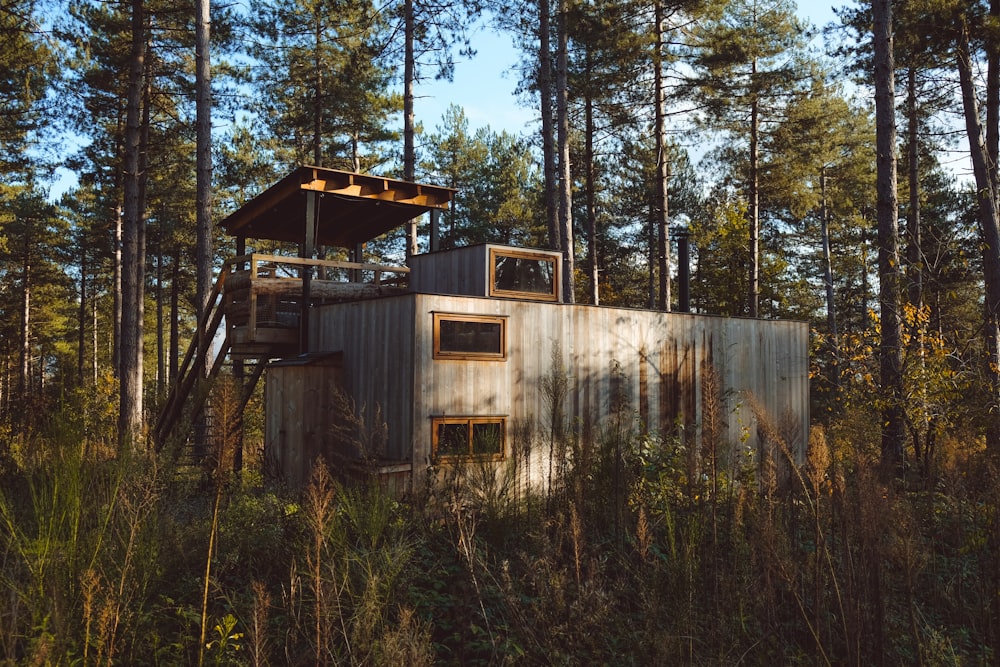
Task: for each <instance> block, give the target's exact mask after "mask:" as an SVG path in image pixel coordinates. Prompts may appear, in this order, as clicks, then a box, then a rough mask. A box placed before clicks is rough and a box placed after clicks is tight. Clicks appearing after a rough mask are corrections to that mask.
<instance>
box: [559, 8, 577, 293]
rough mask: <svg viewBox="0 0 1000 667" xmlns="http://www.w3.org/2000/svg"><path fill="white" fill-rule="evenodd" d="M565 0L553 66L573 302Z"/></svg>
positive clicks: (562, 221) (566, 274) (562, 219)
mask: <svg viewBox="0 0 1000 667" xmlns="http://www.w3.org/2000/svg"><path fill="white" fill-rule="evenodd" d="M568 10H569V8H568V6H567V0H559V15H558V19H557V21H558V25H557V27H556V33H557V34H558V39H559V52H558V65H557V67H556V117H557V118H556V120H557V125H558V138H557V139H558V142H559V228H560V229H559V242H560V250H562V254H563V301H564V302H565V303H574V302H575V301H576V298H575V296H574V294H573V273H574V243H573V172H572V169H571V163H570V151H569V80H568V77H569V26H568V18H567V12H568Z"/></svg>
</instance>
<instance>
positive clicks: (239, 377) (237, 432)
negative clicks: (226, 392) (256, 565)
mask: <svg viewBox="0 0 1000 667" xmlns="http://www.w3.org/2000/svg"><path fill="white" fill-rule="evenodd" d="M246 254H247V238H246V236H243V235H242V234H241V235H239V236H237V237H236V256H237V257H243V256H244V255H246ZM236 270H237V271H245V270H246V263H245V262H240V264H239V266H237V267H236ZM223 304H225V295H223ZM223 307H225V306H223ZM231 330H232V326H231V325H230V323H229V321H228V318H227V321H226V331H227V332H230V333H231ZM233 380H234V381H235V382H236V387H237V388H238V390H239V391H240V392H243V391H245V389H246V387H245V385H246V373H245V372H244V369H243V359H235V358H234V359H233ZM233 431H234V432H233V448H234V449H233V472H235V473H237V474H238V473H239V472H240V471H242V470H243V405H241V406H240V409H239V410H237V411H236V423H235V424H233Z"/></svg>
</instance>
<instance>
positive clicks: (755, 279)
mask: <svg viewBox="0 0 1000 667" xmlns="http://www.w3.org/2000/svg"><path fill="white" fill-rule="evenodd" d="M752 72H753V74H754V75H755V74H756V73H757V61H756V60H755V61H754V62H753V68H752ZM759 170H760V100H758V99H757V97H756V95H755V96H754V98H753V100H752V101H751V103H750V179H749V180H750V184H749V185H750V187H749V197H748V198H749V200H750V201H749V202H748V204H749V208H750V210H749V211H748V212H747V213H748V215H749V216H750V294H749V301H750V303H749V311H750V312H749V315H750V317H758V316H759V315H760V175H759Z"/></svg>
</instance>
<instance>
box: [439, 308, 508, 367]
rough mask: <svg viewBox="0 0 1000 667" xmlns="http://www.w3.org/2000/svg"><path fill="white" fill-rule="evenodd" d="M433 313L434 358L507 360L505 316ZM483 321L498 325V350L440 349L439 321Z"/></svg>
mask: <svg viewBox="0 0 1000 667" xmlns="http://www.w3.org/2000/svg"><path fill="white" fill-rule="evenodd" d="M433 315H434V359H453V360H459V361H462V360H473V361H507V316H506V315H479V314H467V313H442V312H435V313H433ZM442 321H447V322H484V323H489V324H499V325H500V351H499V352H468V351H466V352H459V351H451V350H442V349H441V322H442Z"/></svg>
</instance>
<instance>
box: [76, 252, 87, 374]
mask: <svg viewBox="0 0 1000 667" xmlns="http://www.w3.org/2000/svg"><path fill="white" fill-rule="evenodd" d="M85 243H86V242H85V241H83V240H82V238H81V243H80V305H79V307H78V309H77V319H78V320H79V322H78V328H77V335H76V384H77V386H78V387H82V386H83V372H84V365H85V362H86V358H87V250H86V248H85V247H84V246H85Z"/></svg>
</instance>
